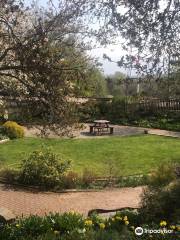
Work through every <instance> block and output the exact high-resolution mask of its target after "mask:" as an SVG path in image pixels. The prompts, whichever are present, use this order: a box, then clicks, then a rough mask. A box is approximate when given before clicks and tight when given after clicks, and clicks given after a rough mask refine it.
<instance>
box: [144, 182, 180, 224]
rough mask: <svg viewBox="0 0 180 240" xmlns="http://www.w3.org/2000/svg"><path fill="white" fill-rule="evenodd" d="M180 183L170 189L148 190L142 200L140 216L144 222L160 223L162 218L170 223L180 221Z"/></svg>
mask: <svg viewBox="0 0 180 240" xmlns="http://www.w3.org/2000/svg"><path fill="white" fill-rule="evenodd" d="M179 196H180V181H177V182H176V183H174V184H172V185H170V186H169V187H168V188H167V187H166V188H162V189H158V190H157V189H152V188H150V189H147V190H146V191H145V192H144V195H143V198H142V207H141V209H140V214H141V218H142V221H143V222H144V221H145V222H152V221H154V222H159V221H161V219H162V218H164V219H166V220H167V221H168V222H172V223H175V222H177V221H179V216H180V201H179Z"/></svg>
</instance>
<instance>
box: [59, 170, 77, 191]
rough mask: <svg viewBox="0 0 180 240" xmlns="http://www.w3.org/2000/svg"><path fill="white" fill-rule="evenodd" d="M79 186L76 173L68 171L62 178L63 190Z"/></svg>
mask: <svg viewBox="0 0 180 240" xmlns="http://www.w3.org/2000/svg"><path fill="white" fill-rule="evenodd" d="M79 184H80V178H79V175H78V174H77V173H76V172H73V171H69V172H68V173H67V174H66V175H65V176H64V177H63V187H64V188H76V187H77V186H78V185H79Z"/></svg>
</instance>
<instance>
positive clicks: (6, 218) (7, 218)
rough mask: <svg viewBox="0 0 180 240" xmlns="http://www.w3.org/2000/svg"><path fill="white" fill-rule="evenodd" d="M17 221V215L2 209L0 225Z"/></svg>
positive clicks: (0, 211)
mask: <svg viewBox="0 0 180 240" xmlns="http://www.w3.org/2000/svg"><path fill="white" fill-rule="evenodd" d="M15 219H16V217H15V215H14V214H13V213H12V212H11V211H10V210H9V209H7V208H3V207H2V208H0V223H10V222H13V221H14V220H15Z"/></svg>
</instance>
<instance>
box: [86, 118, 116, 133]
mask: <svg viewBox="0 0 180 240" xmlns="http://www.w3.org/2000/svg"><path fill="white" fill-rule="evenodd" d="M109 123H110V122H109V121H107V120H95V121H94V124H93V125H91V126H90V133H91V134H92V133H95V134H98V135H101V134H102V133H110V134H113V131H114V128H113V127H111V126H109Z"/></svg>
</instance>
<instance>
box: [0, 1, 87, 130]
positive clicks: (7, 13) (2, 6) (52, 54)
mask: <svg viewBox="0 0 180 240" xmlns="http://www.w3.org/2000/svg"><path fill="white" fill-rule="evenodd" d="M51 2H52V1H50V3H49V5H48V7H47V8H45V9H43V8H42V9H40V10H38V9H36V8H35V6H33V5H32V7H31V8H25V6H24V2H23V1H20V0H3V1H1V3H0V52H1V55H0V92H1V94H3V95H8V96H11V97H13V98H16V101H18V102H21V101H23V100H24V99H26V100H27V99H28V101H29V104H28V106H27V111H26V116H27V115H28V112H29V113H30V112H31V113H32V112H33V114H34V115H35V116H37V117H40V119H41V124H44V125H46V126H50V125H51V126H55V125H56V128H57V126H58V127H59V128H61V130H62V129H65V128H66V127H67V126H71V125H73V124H74V122H75V117H74V116H75V115H74V114H72V113H73V111H74V108H75V103H72V102H71V101H69V97H71V95H73V93H74V84H75V83H76V82H77V80H79V81H83V80H84V79H85V78H86V77H87V71H86V68H87V65H88V61H89V58H88V57H87V55H86V53H85V50H86V46H85V44H84V42H83V39H82V36H81V32H83V31H85V30H84V28H83V25H82V21H81V20H80V19H81V15H82V13H81V11H80V4H75V3H73V2H70V1H64V0H63V1H61V0H59V2H58V4H59V5H58V6H57V7H54V5H53V4H51ZM30 107H31V109H30Z"/></svg>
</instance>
